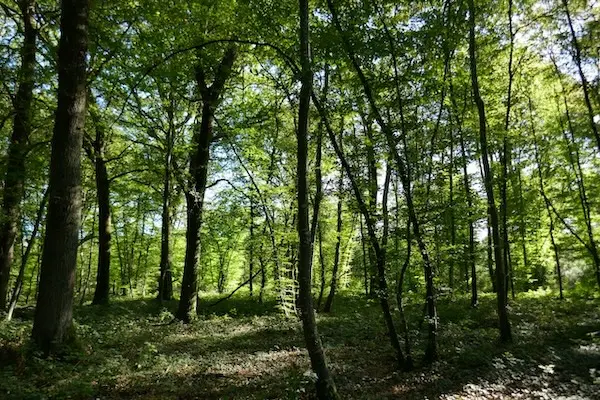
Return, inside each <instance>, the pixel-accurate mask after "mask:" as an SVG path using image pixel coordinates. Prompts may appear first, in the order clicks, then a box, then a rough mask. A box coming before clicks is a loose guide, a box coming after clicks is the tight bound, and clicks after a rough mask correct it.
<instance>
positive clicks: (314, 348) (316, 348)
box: [297, 0, 339, 400]
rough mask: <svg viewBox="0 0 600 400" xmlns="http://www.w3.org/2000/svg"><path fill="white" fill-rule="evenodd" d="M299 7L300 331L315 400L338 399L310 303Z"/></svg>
mask: <svg viewBox="0 0 600 400" xmlns="http://www.w3.org/2000/svg"><path fill="white" fill-rule="evenodd" d="M298 3H299V7H300V60H301V68H302V71H301V83H302V87H301V89H300V98H299V109H298V133H297V141H298V167H297V177H298V242H299V250H298V282H299V285H300V292H299V294H298V303H299V304H300V317H301V319H302V328H303V331H304V341H305V342H306V349H307V350H308V354H309V356H310V362H311V365H312V369H313V371H314V372H315V373H316V374H317V397H318V398H319V399H323V400H325V399H338V398H339V396H338V394H337V389H336V387H335V383H334V382H333V378H332V377H331V375H330V373H329V368H328V367H327V360H326V359H325V353H324V351H323V345H322V344H321V339H320V337H319V332H318V330H317V323H316V321H315V311H314V309H313V300H312V290H311V287H312V265H311V264H312V240H311V232H310V223H309V220H308V217H309V216H308V207H309V204H308V185H307V179H306V175H307V168H306V164H307V158H308V114H309V107H310V97H311V87H312V80H313V77H312V69H311V61H310V44H309V32H310V27H309V6H308V0H299V2H298Z"/></svg>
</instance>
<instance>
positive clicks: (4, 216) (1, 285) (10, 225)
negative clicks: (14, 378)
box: [0, 0, 38, 310]
mask: <svg viewBox="0 0 600 400" xmlns="http://www.w3.org/2000/svg"><path fill="white" fill-rule="evenodd" d="M18 5H19V10H20V12H21V18H22V20H23V32H24V33H23V45H22V47H21V67H20V71H19V88H18V90H17V93H16V95H15V97H14V99H13V105H14V119H13V131H12V135H11V137H10V144H9V148H8V160H7V165H6V173H5V175H4V182H3V188H4V191H3V197H2V209H1V210H0V310H3V309H5V308H6V300H7V299H6V295H7V291H8V281H9V277H10V269H11V265H12V262H13V257H14V245H15V238H16V236H17V230H18V221H19V212H20V203H21V198H22V196H23V189H24V187H23V186H24V181H25V157H26V155H27V149H28V146H29V143H28V141H29V137H30V135H31V112H32V110H31V103H32V101H33V88H34V84H35V82H34V71H35V65H36V61H35V57H36V54H37V52H36V41H37V37H38V31H37V28H36V26H35V20H34V9H35V0H20V1H19V2H18Z"/></svg>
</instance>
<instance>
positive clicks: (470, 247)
mask: <svg viewBox="0 0 600 400" xmlns="http://www.w3.org/2000/svg"><path fill="white" fill-rule="evenodd" d="M450 92H451V93H450V100H451V101H452V107H453V109H454V115H455V118H456V127H457V129H458V139H459V143H460V152H461V157H462V170H463V185H464V187H465V197H466V199H467V207H468V209H469V210H468V213H467V216H468V223H469V243H468V244H467V245H466V246H467V249H466V256H467V257H466V258H467V259H466V263H465V264H466V266H465V281H466V285H467V290H468V289H469V270H470V272H471V285H470V289H471V307H477V305H478V304H479V300H478V294H477V269H476V268H475V267H476V262H475V258H476V256H477V254H476V253H475V221H474V219H475V218H474V216H473V193H472V192H471V182H470V180H469V173H468V171H467V165H468V164H469V159H468V157H467V151H466V148H465V139H464V134H463V129H462V120H461V118H460V117H459V115H458V107H457V106H456V98H455V97H454V87H453V85H452V80H450ZM492 282H493V280H492ZM494 291H495V286H494Z"/></svg>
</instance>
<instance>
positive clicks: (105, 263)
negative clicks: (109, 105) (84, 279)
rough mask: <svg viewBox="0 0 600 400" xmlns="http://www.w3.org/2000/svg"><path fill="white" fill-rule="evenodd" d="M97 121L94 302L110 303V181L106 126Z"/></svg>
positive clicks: (95, 146) (97, 303) (95, 148)
mask: <svg viewBox="0 0 600 400" xmlns="http://www.w3.org/2000/svg"><path fill="white" fill-rule="evenodd" d="M95 122H96V141H95V143H94V151H95V155H94V164H95V168H96V192H97V200H98V274H97V276H96V291H95V292H94V299H93V300H92V304H94V305H99V304H108V295H109V291H110V240H111V216H110V181H109V179H108V172H107V169H106V160H105V155H104V152H105V144H104V127H103V126H102V125H101V123H100V122H99V121H95Z"/></svg>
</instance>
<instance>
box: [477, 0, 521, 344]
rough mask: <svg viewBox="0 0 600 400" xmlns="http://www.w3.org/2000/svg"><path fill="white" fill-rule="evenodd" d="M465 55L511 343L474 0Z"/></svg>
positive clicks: (502, 320) (503, 321)
mask: <svg viewBox="0 0 600 400" xmlns="http://www.w3.org/2000/svg"><path fill="white" fill-rule="evenodd" d="M469 25H470V26H469V58H470V69H471V82H472V85H473V97H474V98H475V104H476V105H477V112H478V116H479V142H480V146H481V158H482V163H483V180H484V186H485V191H486V194H487V202H488V214H489V216H490V222H491V230H492V239H493V243H494V259H495V262H496V287H497V290H498V292H497V300H498V320H499V329H500V340H501V341H502V342H503V343H509V342H512V333H511V327H510V321H509V319H508V309H507V304H506V282H505V272H506V269H505V264H504V254H502V249H503V246H502V241H501V240H502V239H501V235H500V221H499V218H498V209H497V207H496V202H495V199H494V176H493V172H492V169H491V168H490V158H489V154H488V146H487V126H486V119H485V105H484V103H483V99H482V98H481V94H480V92H479V82H478V79H477V61H476V58H475V54H476V44H475V4H474V0H469Z"/></svg>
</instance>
